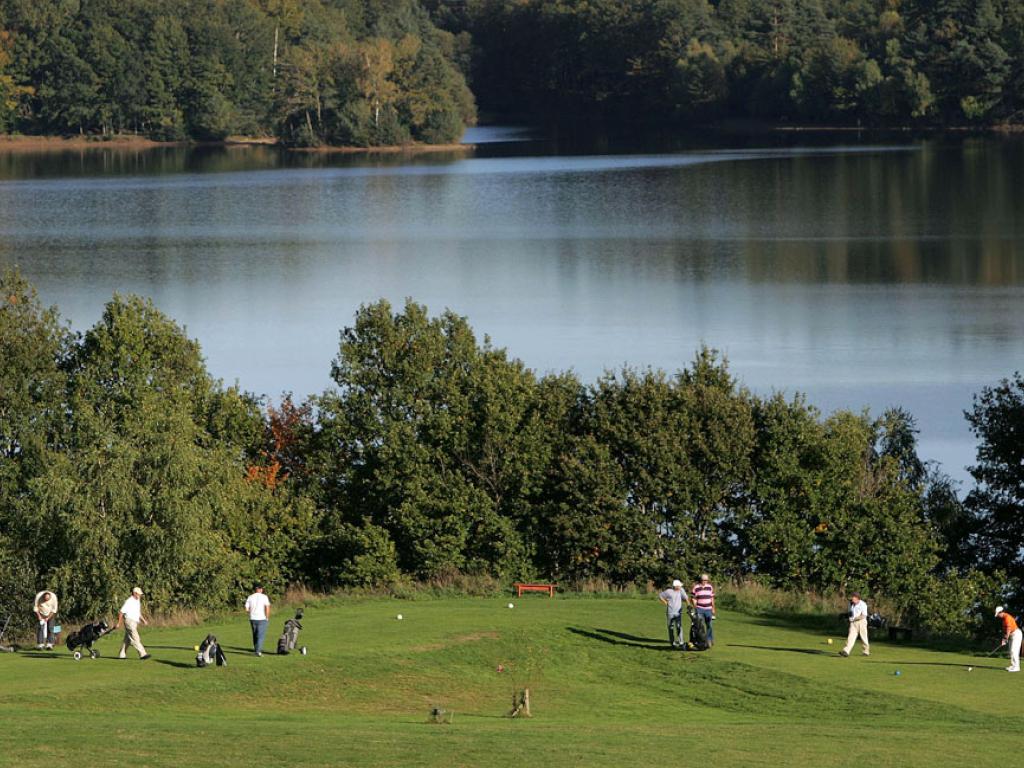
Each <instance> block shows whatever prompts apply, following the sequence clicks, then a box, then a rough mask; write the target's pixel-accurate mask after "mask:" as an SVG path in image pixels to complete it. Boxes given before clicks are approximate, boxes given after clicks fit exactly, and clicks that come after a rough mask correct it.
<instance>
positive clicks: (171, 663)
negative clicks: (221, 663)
mask: <svg viewBox="0 0 1024 768" xmlns="http://www.w3.org/2000/svg"><path fill="white" fill-rule="evenodd" d="M153 661H154V662H156V663H157V664H165V665H167V666H168V667H176V668H178V669H192V668H193V667H195V666H196V665H195V664H186V663H185V662H183V661H171V660H170V659H153ZM196 669H198V667H196Z"/></svg>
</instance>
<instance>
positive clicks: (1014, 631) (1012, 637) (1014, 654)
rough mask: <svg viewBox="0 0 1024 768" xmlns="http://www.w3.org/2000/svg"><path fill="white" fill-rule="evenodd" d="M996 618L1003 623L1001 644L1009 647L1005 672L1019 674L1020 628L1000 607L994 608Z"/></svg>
mask: <svg viewBox="0 0 1024 768" xmlns="http://www.w3.org/2000/svg"><path fill="white" fill-rule="evenodd" d="M996 618H997V619H999V620H1000V621H1002V623H1003V643H1002V644H1003V645H1009V646H1010V666H1008V667H1007V668H1006V671H1007V672H1020V639H1021V632H1020V627H1018V626H1017V621H1016V619H1014V618H1013V616H1011V615H1010V614H1009V612H1008V611H1007V610H1006V609H1005V608H1003V606H1001V605H1000V606H999V607H998V608H996Z"/></svg>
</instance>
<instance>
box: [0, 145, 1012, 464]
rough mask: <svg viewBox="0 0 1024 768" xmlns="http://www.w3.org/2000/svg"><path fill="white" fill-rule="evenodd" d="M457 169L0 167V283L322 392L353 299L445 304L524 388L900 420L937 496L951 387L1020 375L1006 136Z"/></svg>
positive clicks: (6, 162) (405, 163)
mask: <svg viewBox="0 0 1024 768" xmlns="http://www.w3.org/2000/svg"><path fill="white" fill-rule="evenodd" d="M467 138H468V140H469V141H475V142H479V143H478V146H477V149H476V150H475V151H472V152H469V153H458V152H455V153H438V154H425V155H420V156H389V155H379V156H353V155H323V154H294V153H285V152H281V151H278V150H276V149H273V148H267V147H256V148H220V149H210V148H200V149H192V150H186V149H181V148H161V149H156V150H147V151H130V152H125V151H112V150H102V149H100V150H90V151H88V152H63V153H50V154H27V153H16V154H6V155H0V265H12V264H17V265H19V266H20V268H21V269H22V271H23V273H24V274H25V275H26V276H27V277H28V278H30V279H31V280H32V281H33V282H34V283H35V284H36V285H37V287H38V288H39V290H40V293H41V295H42V298H43V300H44V301H45V302H47V303H52V304H57V305H58V306H59V307H60V309H61V312H62V314H63V315H64V316H65V317H66V318H68V319H70V321H71V322H72V324H73V326H74V327H76V328H80V329H82V328H86V327H88V326H89V325H91V324H92V323H94V322H95V321H96V320H97V319H98V317H99V315H100V313H101V311H102V307H103V303H104V302H105V301H106V300H108V299H109V298H110V296H111V295H112V294H113V292H115V291H119V292H122V293H138V294H141V295H144V296H148V297H151V298H152V299H153V300H154V302H155V303H156V304H157V306H158V307H159V308H160V309H161V310H163V311H164V312H166V313H167V314H168V315H170V316H171V317H173V318H175V319H176V320H177V321H178V322H180V323H181V324H183V325H184V326H185V327H186V328H187V331H188V333H189V334H190V335H191V336H194V337H196V338H198V339H199V341H200V343H201V344H202V348H203V351H204V354H205V355H206V357H207V361H208V365H209V368H210V370H211V371H212V373H213V374H214V375H215V376H217V377H220V378H223V379H224V380H225V381H226V382H229V383H231V382H234V381H236V380H237V382H238V383H239V384H240V385H241V386H242V387H244V388H245V389H248V390H250V391H253V392H256V393H266V394H268V395H270V396H277V395H279V394H280V393H281V392H283V391H292V392H295V393H296V395H299V396H304V395H306V394H309V393H313V392H319V391H322V390H323V389H324V388H326V387H327V386H328V385H329V384H330V381H329V376H328V374H329V369H330V362H331V359H332V358H333V356H334V355H335V354H336V352H337V345H338V332H339V330H340V329H341V328H343V327H344V326H346V325H348V324H350V323H351V321H352V317H353V313H354V312H355V310H356V309H357V308H358V307H359V305H360V304H363V303H367V302H371V301H374V300H376V299H378V298H380V297H386V298H388V299H389V300H391V301H392V302H394V303H396V304H401V302H403V301H404V299H405V298H406V297H411V298H413V299H415V300H416V301H418V302H420V303H423V304H426V305H427V306H428V307H429V308H430V310H431V312H432V313H437V312H440V311H441V310H443V309H444V308H445V307H450V308H452V309H453V310H455V311H456V312H458V313H460V314H464V315H466V316H467V317H468V318H469V321H470V323H471V324H472V325H473V327H474V328H475V329H476V330H477V332H478V333H479V334H480V335H483V334H488V335H489V336H490V337H491V339H492V340H493V342H494V344H496V345H498V346H502V347H506V348H507V349H508V350H509V352H510V354H511V355H513V356H515V357H518V358H520V359H522V360H523V361H524V362H525V363H526V364H528V365H529V366H531V367H533V368H535V369H536V370H538V371H539V372H546V371H558V370H564V369H569V368H572V369H573V370H575V371H576V372H577V373H578V374H579V375H580V376H581V377H582V378H583V379H584V380H587V381H591V380H593V379H594V378H596V377H597V376H598V375H600V373H601V372H602V371H604V370H605V369H608V368H617V367H620V366H622V365H623V364H629V365H633V366H655V367H660V368H664V369H667V370H675V369H677V368H679V367H681V366H684V365H686V364H687V363H688V362H689V361H690V360H691V359H692V357H693V355H694V352H695V350H696V349H697V348H698V346H699V345H700V344H701V343H707V344H709V345H711V346H713V347H716V348H718V349H720V350H722V351H723V352H724V353H725V354H726V355H727V357H728V359H729V361H730V365H731V368H732V370H733V371H734V373H735V374H736V375H737V376H738V377H739V378H740V379H741V381H742V382H743V383H745V384H746V385H747V386H749V387H750V388H752V389H753V390H755V391H758V392H770V391H772V390H782V391H786V392H789V393H792V392H794V391H802V392H806V393H807V394H808V396H809V399H810V400H811V402H813V403H815V404H817V405H819V406H820V407H821V408H822V409H824V410H826V411H828V410H832V409H835V408H853V409H860V408H862V407H869V408H871V409H872V412H875V413H877V412H879V411H880V410H881V409H884V408H886V407H888V406H891V405H901V406H903V407H905V408H907V409H908V410H909V411H911V412H912V413H913V414H914V415H915V416H916V418H917V420H918V425H919V427H920V429H921V453H922V455H923V457H924V458H927V459H934V460H937V461H940V462H941V463H942V465H943V467H944V469H945V470H946V471H947V472H949V473H950V474H951V475H953V476H954V477H955V478H957V479H965V478H966V473H965V471H964V467H965V465H967V464H970V463H971V462H972V461H973V458H974V448H975V446H974V441H973V438H972V436H971V434H970V433H969V431H968V429H967V425H966V422H965V421H964V419H963V413H962V412H963V410H964V409H966V408H969V407H970V405H971V397H972V394H973V393H975V392H977V391H978V390H979V389H980V388H981V387H982V386H985V385H989V384H993V383H995V382H997V381H998V380H999V379H1000V378H1002V377H1005V376H1008V375H1010V374H1012V373H1013V371H1014V370H1015V369H1017V368H1020V367H1021V360H1022V359H1024V355H1022V353H1024V301H1022V299H1024V195H1021V194H1020V191H1019V183H1020V180H1021V179H1024V140H1022V139H1020V138H1013V137H1008V138H997V137H992V138H978V137H969V138H968V137H961V138H952V139H950V138H932V139H913V138H899V139H898V140H893V141H888V140H885V141H881V140H878V139H868V138H864V137H861V136H858V135H857V134H836V135H833V136H831V137H826V138H824V139H822V138H820V137H813V138H811V137H807V136H802V135H796V134H794V135H790V136H785V137H776V138H773V139H771V140H768V139H760V140H757V139H746V140H743V141H742V142H738V143H739V144H741V145H742V146H738V147H737V146H731V147H730V146H725V145H724V144H723V142H722V141H721V140H719V141H710V142H709V141H706V140H705V141H693V142H686V141H681V142H677V145H676V146H675V147H674V148H673V149H672V150H671V151H660V152H658V153H645V152H642V151H639V149H642V148H639V149H638V148H637V147H632V148H617V147H609V146H603V147H600V149H599V150H594V149H592V148H591V149H580V148H578V147H577V148H573V149H570V150H566V149H564V148H561V147H558V146H555V145H553V144H551V143H547V142H535V141H521V140H518V139H520V138H522V137H521V136H519V134H517V133H516V132H514V131H497V130H489V129H475V131H474V132H471V133H470V134H469V136H468V137H467Z"/></svg>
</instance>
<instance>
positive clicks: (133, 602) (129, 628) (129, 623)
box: [114, 587, 149, 661]
mask: <svg viewBox="0 0 1024 768" xmlns="http://www.w3.org/2000/svg"><path fill="white" fill-rule="evenodd" d="M140 621H141V622H142V623H143V624H149V622H148V621H146V617H145V616H143V615H142V590H141V589H140V588H139V587H135V588H134V589H132V594H131V597H129V598H128V599H127V600H125V601H124V605H122V606H121V610H120V611H119V612H118V614H117V624H115V625H114V629H119V628H120V627H121V622H124V640H122V641H121V652H120V653H119V654H118V658H121V659H126V658H128V656H127V654H126V651H127V650H128V645H129V644H130V645H131V646H132V648H134V649H135V650H136V651H138V652H139V658H140V659H142V660H143V661H145V660H146V659H148V658H149V654H148V653H146V648H145V646H144V645H143V644H142V640H141V639H140V638H139V622H140Z"/></svg>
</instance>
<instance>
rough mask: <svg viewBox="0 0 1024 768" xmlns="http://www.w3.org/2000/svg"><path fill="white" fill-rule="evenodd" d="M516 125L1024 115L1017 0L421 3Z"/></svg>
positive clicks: (1021, 12)
mask: <svg viewBox="0 0 1024 768" xmlns="http://www.w3.org/2000/svg"><path fill="white" fill-rule="evenodd" d="M425 2H426V4H427V5H428V6H429V7H430V8H431V10H432V12H433V14H434V16H435V18H436V19H437V21H438V23H439V24H441V25H442V26H444V27H445V28H447V29H449V30H452V31H455V32H459V33H461V32H469V33H470V34H471V36H472V41H473V48H474V52H475V54H474V57H473V65H472V85H473V90H474V92H475V93H476V95H477V99H478V101H479V103H480V106H481V109H483V110H486V111H488V112H493V113H497V114H519V115H522V116H524V117H525V118H526V119H528V120H537V119H542V120H545V121H549V122H564V121H565V120H567V119H570V120H575V121H577V122H586V123H590V124H592V123H593V121H594V120H599V121H603V122H605V123H607V124H625V125H635V124H647V125H655V126H661V125H685V124H690V123H694V122H704V121H708V120H718V119H722V118H741V119H754V120H762V121H766V122H770V123H778V122H786V121H789V122H799V123H810V124H814V123H825V124H844V125H855V124H866V125H901V126H902V125H922V126H924V125H943V126H948V125H970V124H992V123H996V122H999V121H1019V120H1020V118H1021V116H1022V111H1024V3H1021V2H1019V0H466V1H465V2H447V1H446V0H425Z"/></svg>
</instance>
